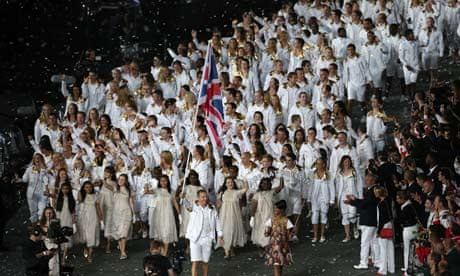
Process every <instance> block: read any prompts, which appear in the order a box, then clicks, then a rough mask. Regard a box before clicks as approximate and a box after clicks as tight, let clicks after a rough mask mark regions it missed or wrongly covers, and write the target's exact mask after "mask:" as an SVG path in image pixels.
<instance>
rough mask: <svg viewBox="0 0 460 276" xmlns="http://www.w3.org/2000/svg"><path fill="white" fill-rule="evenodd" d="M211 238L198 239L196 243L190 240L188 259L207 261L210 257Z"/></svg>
mask: <svg viewBox="0 0 460 276" xmlns="http://www.w3.org/2000/svg"><path fill="white" fill-rule="evenodd" d="M211 249H212V240H211V239H200V240H198V241H197V242H196V243H195V242H192V241H190V260H191V261H192V262H204V263H208V262H209V258H210V257H211Z"/></svg>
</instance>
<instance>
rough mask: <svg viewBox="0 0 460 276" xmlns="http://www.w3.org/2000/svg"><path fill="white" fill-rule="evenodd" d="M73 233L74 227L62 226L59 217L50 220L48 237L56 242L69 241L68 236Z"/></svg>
mask: <svg viewBox="0 0 460 276" xmlns="http://www.w3.org/2000/svg"><path fill="white" fill-rule="evenodd" d="M72 235H73V229H72V228H71V227H67V226H64V227H61V223H60V222H59V220H58V219H53V220H51V221H50V225H49V228H48V234H47V237H48V238H49V239H50V240H52V241H53V242H54V243H56V244H61V243H65V242H68V241H69V240H68V239H67V238H66V237H70V236H72Z"/></svg>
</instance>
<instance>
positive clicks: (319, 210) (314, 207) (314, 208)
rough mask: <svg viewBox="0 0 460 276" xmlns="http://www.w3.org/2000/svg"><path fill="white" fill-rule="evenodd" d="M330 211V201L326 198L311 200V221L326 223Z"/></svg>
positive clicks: (313, 222)
mask: <svg viewBox="0 0 460 276" xmlns="http://www.w3.org/2000/svg"><path fill="white" fill-rule="evenodd" d="M328 211H329V203H328V202H326V201H324V200H313V201H312V202H311V212H312V216H311V223H312V224H318V223H321V224H326V223H327V213H328ZM320 218H321V220H320Z"/></svg>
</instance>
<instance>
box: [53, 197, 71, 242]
mask: <svg viewBox="0 0 460 276" xmlns="http://www.w3.org/2000/svg"><path fill="white" fill-rule="evenodd" d="M56 217H57V218H58V219H59V222H60V223H61V227H71V228H72V227H73V218H72V213H70V211H69V198H68V197H67V196H64V200H63V203H62V210H61V211H57V212H56ZM66 238H67V239H68V240H69V241H68V242H66V243H64V244H63V246H64V247H65V248H70V247H72V244H73V238H72V237H66Z"/></svg>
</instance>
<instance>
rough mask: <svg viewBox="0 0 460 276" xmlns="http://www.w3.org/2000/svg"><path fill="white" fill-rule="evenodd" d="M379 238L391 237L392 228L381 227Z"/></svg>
mask: <svg viewBox="0 0 460 276" xmlns="http://www.w3.org/2000/svg"><path fill="white" fill-rule="evenodd" d="M380 238H382V239H392V238H393V229H392V228H383V229H382V230H380Z"/></svg>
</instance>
